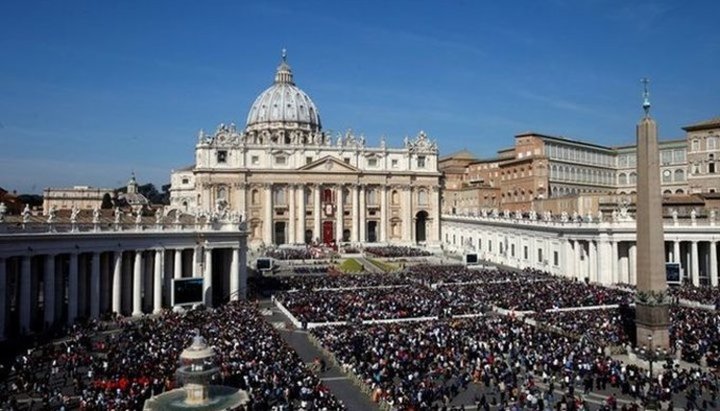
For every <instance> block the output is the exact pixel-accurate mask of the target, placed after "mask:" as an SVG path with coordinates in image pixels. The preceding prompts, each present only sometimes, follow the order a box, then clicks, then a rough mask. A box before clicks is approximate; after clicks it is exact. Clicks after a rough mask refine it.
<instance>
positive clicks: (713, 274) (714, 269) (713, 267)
mask: <svg viewBox="0 0 720 411" xmlns="http://www.w3.org/2000/svg"><path fill="white" fill-rule="evenodd" d="M717 263H718V261H717V243H716V242H715V240H713V241H710V286H712V287H717V286H718V265H717Z"/></svg>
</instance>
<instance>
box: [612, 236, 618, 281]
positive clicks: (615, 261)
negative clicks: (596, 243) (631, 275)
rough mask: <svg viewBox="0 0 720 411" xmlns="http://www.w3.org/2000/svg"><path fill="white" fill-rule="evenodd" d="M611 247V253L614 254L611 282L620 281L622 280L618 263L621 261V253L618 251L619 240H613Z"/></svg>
mask: <svg viewBox="0 0 720 411" xmlns="http://www.w3.org/2000/svg"><path fill="white" fill-rule="evenodd" d="M610 247H611V248H612V250H611V254H612V257H611V258H612V274H611V276H610V282H611V283H618V282H620V272H619V271H618V263H619V262H620V261H619V259H620V255H619V253H618V242H617V241H612V242H611V243H610Z"/></svg>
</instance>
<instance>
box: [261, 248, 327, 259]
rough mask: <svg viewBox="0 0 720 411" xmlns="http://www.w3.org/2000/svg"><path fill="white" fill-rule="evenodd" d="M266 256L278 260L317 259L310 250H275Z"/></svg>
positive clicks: (268, 252)
mask: <svg viewBox="0 0 720 411" xmlns="http://www.w3.org/2000/svg"><path fill="white" fill-rule="evenodd" d="M264 254H265V256H266V257H270V258H274V259H276V260H312V259H313V258H315V254H313V252H312V250H310V249H308V248H273V249H268V250H266V251H265V253H264Z"/></svg>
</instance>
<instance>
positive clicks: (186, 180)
mask: <svg viewBox="0 0 720 411" xmlns="http://www.w3.org/2000/svg"><path fill="white" fill-rule="evenodd" d="M182 183H183V184H189V183H190V179H187V178H183V179H182Z"/></svg>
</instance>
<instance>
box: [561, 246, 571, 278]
mask: <svg viewBox="0 0 720 411" xmlns="http://www.w3.org/2000/svg"><path fill="white" fill-rule="evenodd" d="M562 254H563V255H562V257H563V264H562V271H563V273H562V274H563V276H565V277H567V278H571V277H572V270H573V251H572V243H571V242H570V240H569V239H567V238H566V239H564V240H563V249H562Z"/></svg>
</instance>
